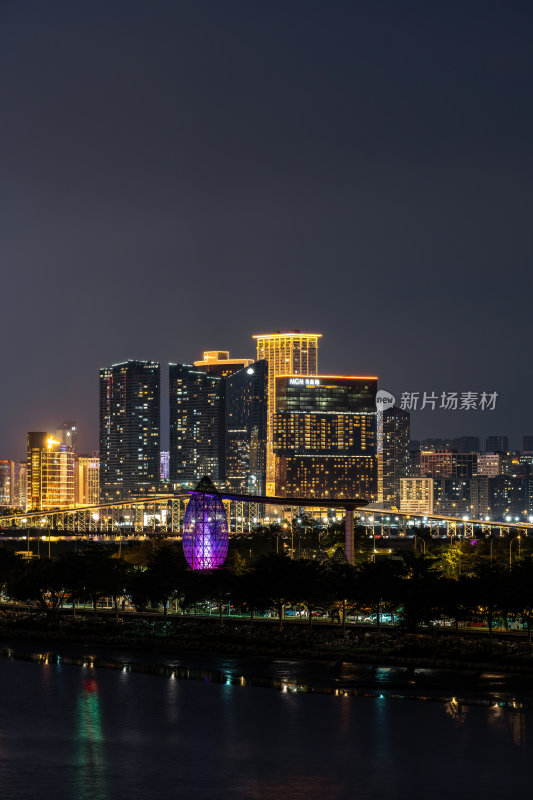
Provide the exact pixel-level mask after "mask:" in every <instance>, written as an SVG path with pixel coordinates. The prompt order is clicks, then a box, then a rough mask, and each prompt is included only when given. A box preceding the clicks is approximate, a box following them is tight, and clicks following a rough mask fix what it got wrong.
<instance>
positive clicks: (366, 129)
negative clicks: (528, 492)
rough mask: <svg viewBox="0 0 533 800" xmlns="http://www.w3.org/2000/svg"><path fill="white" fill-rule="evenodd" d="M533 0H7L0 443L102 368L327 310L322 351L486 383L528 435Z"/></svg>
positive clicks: (240, 339) (328, 359) (415, 424)
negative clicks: (385, 0) (31, 0)
mask: <svg viewBox="0 0 533 800" xmlns="http://www.w3.org/2000/svg"><path fill="white" fill-rule="evenodd" d="M532 23H533V4H532V3H531V2H530V0H525V1H524V2H513V0H502V2H491V0H480V1H479V2H473V1H472V2H470V1H469V0H459V1H458V2H453V0H447V1H446V2H428V0H421V2H409V1H408V0H402V2H398V0H391V1H390V2H381V1H380V0H372V2H370V0H368V2H358V0H347V1H346V2H341V0H327V2H326V0H320V1H319V2H315V1H314V0H301V1H300V2H298V1H296V0H279V2H278V1H277V0H261V1H259V0H257V2H256V1H255V0H241V1H240V2H238V1H236V0H212V1H209V0H190V2H187V1H185V0H166V2H163V1H162V0H159V1H158V0H144V2H138V0H124V2H120V1H119V0H102V1H101V0H91V2H76V0H66V1H65V2H56V1H55V0H46V2H44V3H43V2H42V0H36V2H26V0H3V2H2V3H1V5H0V76H1V78H0V100H1V124H0V158H1V165H0V166H1V171H0V175H1V178H0V186H1V206H0V228H1V231H0V246H1V259H2V282H1V287H2V303H1V309H2V314H1V321H2V341H3V348H2V353H3V359H2V362H3V363H2V370H1V374H2V384H1V388H2V392H1V413H0V457H4V458H6V457H7V458H9V457H11V458H13V457H14V458H20V457H23V456H24V449H25V434H26V431H27V430H40V429H43V430H45V429H49V428H53V427H55V426H56V425H57V424H58V423H59V422H61V421H62V420H63V419H76V420H78V422H79V425H80V428H81V444H82V446H83V448H84V449H85V450H90V449H92V448H96V447H97V446H98V443H97V424H98V369H99V367H101V366H104V365H107V364H110V363H113V362H116V361H120V360H124V359H127V358H151V359H154V360H160V361H161V363H162V364H163V366H164V370H163V371H164V373H165V374H166V364H167V362H168V361H192V360H194V359H195V358H197V357H199V356H200V354H201V352H202V350H203V349H208V348H212V349H230V350H231V351H232V353H233V355H235V356H249V355H253V354H254V344H253V341H252V339H251V336H252V334H253V333H261V332H268V331H272V330H274V329H284V328H285V329H287V328H289V329H290V328H293V327H298V328H301V329H302V330H303V329H307V330H317V331H319V332H322V333H323V339H322V342H321V350H320V358H319V367H320V368H321V369H322V371H326V372H330V373H331V372H336V373H337V372H338V373H348V374H355V373H363V374H367V373H371V374H377V375H379V377H380V386H381V387H382V388H386V389H389V390H391V391H393V392H394V393H395V394H396V395H397V396H399V394H400V393H401V392H402V391H421V392H422V391H424V390H427V391H436V392H440V391H458V392H463V391H483V390H486V391H497V392H498V393H499V398H498V401H497V405H496V410H495V411H494V412H487V411H485V412H479V411H478V412H475V411H470V412H447V413H444V412H441V413H439V412H436V411H435V412H424V413H417V414H413V418H412V434H413V436H417V437H419V436H429V435H435V436H439V435H443V436H449V435H460V434H467V433H474V434H481V435H486V434H490V433H500V432H507V433H509V434H510V435H511V437H512V443H513V444H515V445H516V446H518V437H519V436H520V435H521V434H522V433H533V420H532V419H531V416H532V414H531V409H532V398H533V375H532V368H531V361H530V346H531V329H532V325H531V299H532V288H533V286H532V284H533V277H532V276H533V271H532V250H533V241H532V224H531V223H532V197H531V192H532V186H533V169H532V167H533V159H532V142H533V104H532V78H533V56H532V48H531V41H532V33H533V31H532Z"/></svg>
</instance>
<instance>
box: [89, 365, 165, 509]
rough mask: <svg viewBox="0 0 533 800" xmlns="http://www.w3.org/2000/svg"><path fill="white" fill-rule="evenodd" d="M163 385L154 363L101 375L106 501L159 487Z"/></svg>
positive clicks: (103, 371) (110, 369) (119, 367)
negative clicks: (160, 392) (161, 388)
mask: <svg viewBox="0 0 533 800" xmlns="http://www.w3.org/2000/svg"><path fill="white" fill-rule="evenodd" d="M159 386H160V369H159V364H158V363H157V362H155V361H124V362H123V363H121V364H113V365H112V366H111V367H105V368H104V369H101V370H100V496H101V499H102V500H103V499H110V498H117V497H127V496H128V495H130V494H136V493H137V492H139V491H141V490H146V489H148V490H149V489H150V488H151V487H152V486H157V484H158V483H159V436H160V427H159V422H160V411H159Z"/></svg>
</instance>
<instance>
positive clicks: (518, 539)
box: [509, 534, 520, 569]
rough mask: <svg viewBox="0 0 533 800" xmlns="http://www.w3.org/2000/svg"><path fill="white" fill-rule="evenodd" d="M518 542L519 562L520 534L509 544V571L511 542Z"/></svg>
mask: <svg viewBox="0 0 533 800" xmlns="http://www.w3.org/2000/svg"><path fill="white" fill-rule="evenodd" d="M516 541H518V560H520V534H518V536H515V537H514V539H511V541H510V542H509V569H511V548H512V546H513V542H516Z"/></svg>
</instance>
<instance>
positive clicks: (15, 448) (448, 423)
mask: <svg viewBox="0 0 533 800" xmlns="http://www.w3.org/2000/svg"><path fill="white" fill-rule="evenodd" d="M314 327H315V328H316V327H317V326H314ZM265 330H266V328H265ZM292 330H295V329H292ZM287 331H291V328H287ZM306 333H307V332H306V331H305V330H303V329H302V335H303V336H305V335H306ZM254 336H257V334H252V335H251V336H250V341H251V342H252V346H251V347H250V348H249V352H248V354H246V353H245V354H244V355H243V356H242V358H241V360H242V359H249V360H250V363H252V362H253V360H254V359H253V357H252V356H250V352H251V353H253V350H254V349H255V347H256V344H255V341H256V340H255V339H254ZM320 336H321V338H320V347H319V350H320V353H319V358H320V363H321V365H322V364H323V358H324V357H323V355H322V348H323V343H324V341H327V339H328V332H325V333H324V334H320ZM204 352H207V350H206V351H203V350H202V351H199V352H193V353H190V352H189V353H188V357H187V358H184V359H183V361H182V362H180V363H184V364H190V365H193V364H194V362H195V361H197V362H198V363H201V361H200V359H201V356H202V354H203V353H204ZM212 352H215V351H212ZM219 352H221V351H220V350H219ZM222 352H229V353H230V354H233V353H234V352H239V353H242V352H243V348H242V347H241V349H238V348H235V350H233V349H231V348H227V349H226V350H225V351H222ZM231 357H233V356H232V355H231ZM128 360H132V361H151V360H152V359H150V358H147V359H140V358H132V359H129V358H128V359H122V360H119V361H115V362H113V364H122V363H125V362H126V361H128ZM154 361H155V362H156V363H159V364H160V365H161V398H160V419H161V450H168V448H169V442H170V438H169V437H170V431H169V405H168V403H169V387H168V366H169V365H170V364H172V363H175V361H173V360H170V361H169V362H168V364H165V362H164V361H162V360H158V359H154ZM110 363H111V362H110ZM101 369H103V367H100V368H99V369H98V370H97V373H96V378H95V379H94V380H93V383H94V384H95V386H94V387H93V389H94V392H93V393H94V404H93V406H92V407H90V412H89V415H88V419H89V424H84V423H86V420H82V418H81V415H80V414H79V413H78V410H77V408H74V407H68V408H67V407H66V406H61V408H62V409H63V410H64V412H65V413H64V414H63V417H61V414H59V413H58V412H56V411H55V410H54V409H53V408H51V409H50V412H49V413H48V415H47V416H45V415H43V413H42V403H41V402H39V400H38V398H37V399H36V403H35V405H36V406H37V407H38V408H39V412H38V413H37V414H33V415H32V412H31V411H29V414H30V419H28V421H27V422H26V424H25V425H24V427H23V428H22V429H21V430H20V431H19V432H16V431H14V430H13V428H11V430H10V433H9V435H5V438H4V439H3V440H2V439H0V441H4V442H6V443H7V444H6V445H3V450H2V453H1V457H2V458H8V459H12V460H14V461H21V460H23V459H24V458H25V455H26V435H27V431H29V430H55V429H56V428H57V426H58V424H59V422H58V420H59V419H60V418H64V417H72V419H73V420H74V421H76V423H77V425H78V431H77V435H78V437H79V438H80V444H79V446H78V452H79V453H86V454H90V453H92V452H93V451H95V450H97V449H98V438H99V432H98V425H99V421H98V407H99V398H98V391H99V389H98V385H99V384H98V374H99V372H100V371H101ZM320 371H321V372H322V373H331V372H332V370H331V369H329V368H328V365H326V367H325V368H322V366H321V368H320ZM351 371H353V372H354V373H355V372H357V370H355V369H353V370H350V367H349V366H346V365H343V366H341V368H340V369H339V370H338V372H337V374H338V375H342V374H348V373H350V372H351ZM359 372H360V373H361V374H363V373H362V371H359ZM374 372H375V373H376V374H377V380H378V388H379V389H381V390H382V389H387V390H389V389H390V386H389V385H387V384H386V382H385V381H384V380H382V379H381V376H379V373H378V372H377V370H375V371H374ZM53 377H54V376H51V378H52V379H53ZM93 378H94V376H93ZM392 391H393V393H394V394H395V396H396V404H397V405H399V403H400V399H401V394H402V390H401V389H400V390H396V392H394V390H392ZM442 391H444V392H445V393H446V391H445V390H442ZM424 392H426V393H427V394H428V395H429V394H430V392H429V391H427V387H426V388H425V389H419V390H418V394H419V402H418V408H417V409H415V410H414V411H412V410H411V439H413V440H418V441H423V440H424V439H442V440H447V439H448V440H451V439H454V438H460V437H462V436H478V437H479V438H480V440H481V447H480V449H481V450H483V449H484V444H485V440H486V439H487V438H489V437H495V436H501V435H503V436H508V437H509V448H510V449H511V450H513V449H514V450H518V449H520V448H521V446H522V438H523V437H524V436H531V435H532V434H531V430H530V428H531V429H533V420H532V421H531V425H530V426H529V427H528V426H527V418H528V416H529V415H526V417H525V422H524V428H523V429H522V428H521V427H520V426H519V425H517V423H515V424H514V425H511V424H506V422H505V420H504V421H503V423H502V425H503V427H501V428H497V427H496V424H495V421H496V420H498V419H500V416H499V415H497V414H496V413H495V412H492V411H481V410H480V409H477V410H475V411H461V410H460V409H459V408H458V409H457V410H456V411H444V410H443V411H441V410H440V409H439V402H440V394H441V393H440V392H437V393H436V394H437V402H436V403H435V406H436V408H435V409H434V410H431V408H428V409H427V410H421V409H420V406H421V405H422V399H423V395H424ZM459 394H460V393H459ZM479 394H481V392H479ZM498 402H499V398H497V400H496V407H498V406H497V404H498ZM84 405H85V406H86V407H87V404H84ZM526 410H527V409H526ZM33 420H35V424H30V421H33ZM492 421H494V424H493V422H492ZM2 422H3V420H2V419H1V418H0V430H1V425H2ZM432 423H433V424H432ZM9 446H11V450H10V451H8V447H9Z"/></svg>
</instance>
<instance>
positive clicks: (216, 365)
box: [194, 350, 254, 378]
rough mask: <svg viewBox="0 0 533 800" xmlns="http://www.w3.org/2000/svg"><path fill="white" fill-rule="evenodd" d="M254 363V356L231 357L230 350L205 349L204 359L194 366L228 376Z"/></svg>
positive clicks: (221, 376)
mask: <svg viewBox="0 0 533 800" xmlns="http://www.w3.org/2000/svg"><path fill="white" fill-rule="evenodd" d="M253 363H254V360H253V358H230V357H229V350H204V357H203V359H202V360H201V361H195V362H194V366H195V367H198V368H199V369H203V370H204V372H208V373H209V374H210V375H218V377H219V378H227V377H228V375H232V374H233V373H234V372H237V370H239V369H244V367H249V366H250V364H253Z"/></svg>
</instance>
